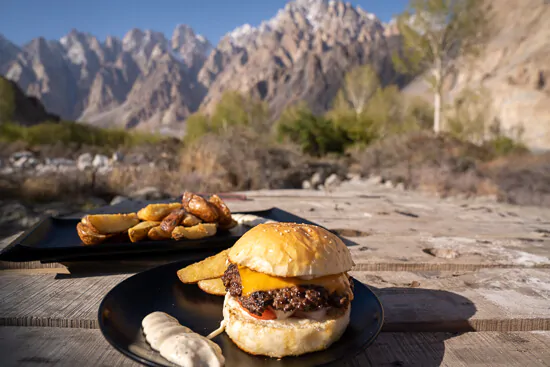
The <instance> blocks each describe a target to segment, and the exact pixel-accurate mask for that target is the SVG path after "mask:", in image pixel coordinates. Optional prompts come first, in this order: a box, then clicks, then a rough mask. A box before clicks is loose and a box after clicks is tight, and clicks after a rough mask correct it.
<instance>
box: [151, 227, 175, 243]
mask: <svg viewBox="0 0 550 367" xmlns="http://www.w3.org/2000/svg"><path fill="white" fill-rule="evenodd" d="M147 237H148V238H149V239H150V240H153V241H162V240H168V239H170V233H166V232H164V231H163V230H162V229H161V228H160V226H156V227H153V228H151V229H150V230H149V232H148V233H147Z"/></svg>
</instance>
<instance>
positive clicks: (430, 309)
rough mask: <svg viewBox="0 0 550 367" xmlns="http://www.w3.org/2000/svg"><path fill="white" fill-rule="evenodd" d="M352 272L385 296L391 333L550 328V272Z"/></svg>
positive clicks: (386, 313) (525, 270) (387, 319)
mask: <svg viewBox="0 0 550 367" xmlns="http://www.w3.org/2000/svg"><path fill="white" fill-rule="evenodd" d="M352 275H353V276H354V277H356V278H357V279H359V280H360V281H362V282H363V283H365V284H367V285H369V286H370V287H371V288H372V289H373V290H374V292H375V293H376V294H377V295H378V296H379V298H380V300H381V302H382V304H383V305H384V309H385V319H386V323H385V325H384V330H386V331H471V330H478V331H530V330H550V286H549V284H550V270H546V269H545V270H542V269H541V270H535V269H505V270H502V269H498V270H497V269H481V270H479V271H476V272H439V271H434V272H420V273H413V272H352Z"/></svg>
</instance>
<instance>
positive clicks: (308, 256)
mask: <svg viewBox="0 0 550 367" xmlns="http://www.w3.org/2000/svg"><path fill="white" fill-rule="evenodd" d="M228 256H229V261H231V262H232V263H234V264H237V265H240V266H244V267H247V268H249V269H252V270H255V271H257V272H260V273H264V274H269V275H274V276H279V277H321V276H324V275H332V274H339V273H344V272H346V271H349V270H351V268H352V267H353V265H354V264H353V260H352V259H351V254H350V252H349V250H348V248H347V247H346V245H345V244H344V243H343V242H342V240H341V239H340V238H338V237H337V236H336V235H334V234H333V233H331V232H329V231H327V230H326V229H323V228H321V227H318V226H314V225H309V224H296V223H266V224H260V225H257V226H256V227H254V228H252V229H251V230H249V231H248V232H246V233H245V234H244V235H243V236H242V237H241V238H240V239H239V240H238V241H237V242H236V243H235V244H234V245H233V247H232V248H231V250H230V251H229V254H228Z"/></svg>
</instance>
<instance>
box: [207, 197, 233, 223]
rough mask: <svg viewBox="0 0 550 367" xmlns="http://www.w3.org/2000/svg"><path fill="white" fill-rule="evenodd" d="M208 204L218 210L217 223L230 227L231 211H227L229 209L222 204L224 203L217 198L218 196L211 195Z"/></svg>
mask: <svg viewBox="0 0 550 367" xmlns="http://www.w3.org/2000/svg"><path fill="white" fill-rule="evenodd" d="M208 202H209V203H211V204H213V205H214V206H215V207H216V208H217V209H218V215H219V218H218V222H219V223H220V224H221V225H224V226H226V225H230V224H231V222H232V220H233V219H232V218H231V210H229V207H228V206H227V205H226V204H225V203H224V201H223V200H222V199H221V198H220V197H219V196H218V195H215V194H214V195H212V196H211V197H210V199H208Z"/></svg>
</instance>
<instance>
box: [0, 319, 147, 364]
mask: <svg viewBox="0 0 550 367" xmlns="http://www.w3.org/2000/svg"><path fill="white" fill-rule="evenodd" d="M0 355H2V366H5V367H7V366H51V365H55V366H81V367H84V366H140V364H138V363H136V362H133V361H132V360H130V359H129V358H127V357H125V356H124V355H123V354H121V353H119V352H118V351H117V350H116V349H114V348H112V347H111V346H110V345H109V344H108V343H107V341H106V340H105V339H104V338H103V336H102V335H101V333H100V331H99V330H84V329H61V328H27V327H0Z"/></svg>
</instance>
